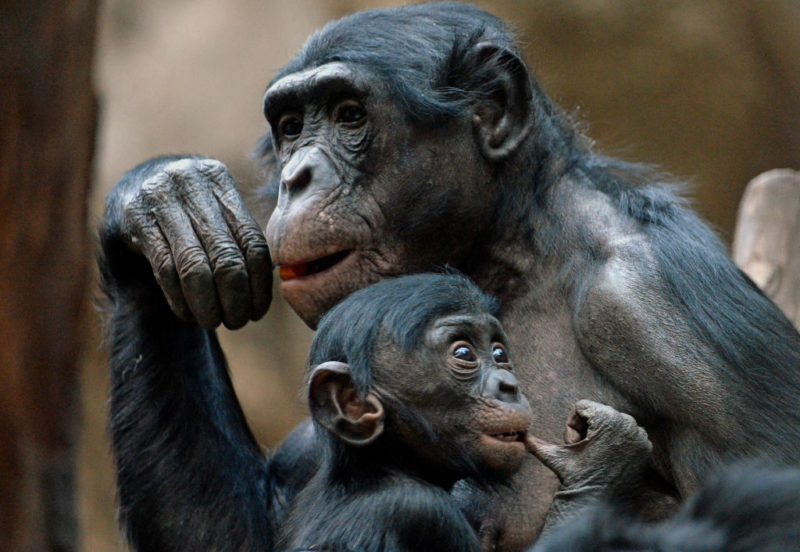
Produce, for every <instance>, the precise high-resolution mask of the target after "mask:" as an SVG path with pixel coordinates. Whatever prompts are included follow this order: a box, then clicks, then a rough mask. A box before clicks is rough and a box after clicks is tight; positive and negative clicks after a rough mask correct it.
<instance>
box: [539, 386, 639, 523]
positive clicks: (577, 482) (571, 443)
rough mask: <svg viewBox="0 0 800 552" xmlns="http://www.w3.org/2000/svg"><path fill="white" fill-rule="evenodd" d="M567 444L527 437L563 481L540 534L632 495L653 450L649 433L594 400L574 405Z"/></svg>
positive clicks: (569, 421)
mask: <svg viewBox="0 0 800 552" xmlns="http://www.w3.org/2000/svg"><path fill="white" fill-rule="evenodd" d="M566 440H567V444H565V445H555V444H550V443H547V442H545V441H542V440H541V439H538V438H536V437H534V436H532V435H529V436H528V437H527V439H526V442H525V445H526V447H527V448H528V450H529V451H530V452H531V453H533V454H534V455H535V456H536V457H537V458H539V460H541V461H542V463H543V464H545V465H546V466H547V467H548V468H550V469H551V470H553V472H554V473H555V474H556V475H557V476H558V479H559V481H560V482H561V486H560V487H559V489H558V492H556V494H555V497H554V498H553V502H552V504H551V505H550V510H549V511H548V513H547V518H546V519H545V524H544V528H543V529H542V532H543V533H547V532H549V531H551V530H552V529H553V528H554V527H555V526H557V525H559V524H560V523H562V522H563V521H565V520H566V519H568V518H570V517H572V516H573V515H575V514H576V513H577V512H578V511H579V510H581V509H583V508H584V507H586V506H588V505H590V504H592V503H594V502H597V501H599V500H602V499H609V498H614V497H615V496H618V495H620V494H624V493H626V492H627V491H630V490H631V488H632V487H634V486H635V485H636V483H637V482H638V481H639V480H640V478H641V476H642V473H643V471H644V469H645V466H646V464H647V462H648V460H649V458H650V454H651V453H652V451H653V445H652V444H651V443H650V441H649V440H648V438H647V432H646V431H645V430H644V429H643V428H641V427H639V425H638V424H637V423H636V420H634V419H633V417H631V416H629V415H628V414H623V413H621V412H617V411H616V410H614V409H613V408H611V407H610V406H606V405H603V404H599V403H596V402H592V401H578V403H576V405H575V410H574V411H573V412H572V414H571V415H570V418H569V420H568V421H567V431H566Z"/></svg>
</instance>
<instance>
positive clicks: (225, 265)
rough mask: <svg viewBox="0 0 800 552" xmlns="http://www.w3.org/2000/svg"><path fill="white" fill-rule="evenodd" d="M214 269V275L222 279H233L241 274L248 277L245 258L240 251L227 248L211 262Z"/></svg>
mask: <svg viewBox="0 0 800 552" xmlns="http://www.w3.org/2000/svg"><path fill="white" fill-rule="evenodd" d="M211 264H212V266H213V267H214V269H213V270H214V274H215V275H216V276H220V277H232V276H238V275H240V274H242V275H246V274H247V269H246V268H245V265H244V258H243V257H242V255H241V254H240V253H239V251H238V250H236V249H234V248H232V247H231V248H225V249H224V250H222V251H220V252H219V253H218V254H217V256H215V257H214V259H212V261H211Z"/></svg>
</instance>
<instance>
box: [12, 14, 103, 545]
mask: <svg viewBox="0 0 800 552" xmlns="http://www.w3.org/2000/svg"><path fill="white" fill-rule="evenodd" d="M96 16H97V1H96V0H91V1H90V0H86V1H84V0H51V1H46V0H30V1H11V2H3V3H2V4H0V205H2V215H0V550H3V551H4V552H17V551H23V550H24V551H25V552H40V551H52V552H55V551H58V552H61V551H65V552H66V551H69V552H72V551H75V550H77V547H78V543H77V540H78V528H77V515H76V511H75V496H74V495H75V473H74V472H75V469H74V468H75V466H74V452H75V450H74V449H75V438H76V435H75V433H76V422H77V414H78V407H79V403H78V378H77V375H78V357H79V354H80V351H81V343H82V341H83V340H82V335H81V328H82V324H81V317H82V314H83V311H84V305H85V303H86V301H85V299H86V287H87V274H88V272H87V264H88V259H89V254H88V253H89V251H88V244H89V240H88V235H87V230H86V215H87V197H88V192H89V181H90V175H91V160H92V154H93V143H94V135H95V123H96V102H95V97H94V93H93V88H92V78H91V69H92V57H93V51H94V36H95V21H96Z"/></svg>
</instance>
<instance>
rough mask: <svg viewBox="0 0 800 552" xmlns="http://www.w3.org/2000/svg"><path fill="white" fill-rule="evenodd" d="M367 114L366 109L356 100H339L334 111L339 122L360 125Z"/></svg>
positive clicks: (335, 118) (334, 115)
mask: <svg viewBox="0 0 800 552" xmlns="http://www.w3.org/2000/svg"><path fill="white" fill-rule="evenodd" d="M366 116H367V112H366V110H364V108H363V107H362V106H361V104H360V103H358V102H357V101H355V100H344V101H342V102H339V104H338V105H337V106H336V109H335V110H334V113H333V117H334V120H335V121H336V122H337V123H344V124H346V125H350V126H357V125H360V124H361V123H362V122H363V121H364V119H365V118H366Z"/></svg>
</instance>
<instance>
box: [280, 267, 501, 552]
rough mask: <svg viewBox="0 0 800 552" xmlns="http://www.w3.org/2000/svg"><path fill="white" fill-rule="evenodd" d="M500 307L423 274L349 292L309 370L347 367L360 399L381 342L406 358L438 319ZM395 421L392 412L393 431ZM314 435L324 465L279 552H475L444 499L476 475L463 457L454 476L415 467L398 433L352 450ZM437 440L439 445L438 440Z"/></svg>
mask: <svg viewBox="0 0 800 552" xmlns="http://www.w3.org/2000/svg"><path fill="white" fill-rule="evenodd" d="M497 309H498V305H497V302H496V301H494V300H492V299H491V298H489V297H487V296H486V295H484V294H483V293H481V291H480V290H478V288H476V287H475V286H474V285H473V284H472V283H471V282H469V280H467V279H466V278H464V277H463V276H458V275H436V274H419V275H413V276H404V277H402V278H396V279H393V280H387V281H384V282H379V283H377V284H375V285H373V286H370V287H368V288H366V289H362V290H360V291H357V292H356V293H354V294H352V295H350V296H349V297H348V298H347V299H345V300H344V301H342V302H341V303H339V304H338V305H337V306H336V307H334V308H333V309H332V310H331V311H329V312H328V313H327V314H326V315H325V316H324V317H323V319H322V320H321V322H320V325H319V327H318V329H317V333H316V335H315V336H314V341H313V343H312V345H311V353H310V365H311V366H315V365H318V364H321V363H323V362H326V361H330V360H335V361H339V362H345V363H347V364H348V365H349V366H350V369H351V375H352V378H353V381H354V383H355V384H356V387H357V388H358V391H359V394H360V395H361V396H366V395H367V394H368V393H369V392H370V390H371V386H372V379H373V374H374V372H373V371H374V370H375V362H374V355H375V353H376V345H377V343H378V341H377V340H378V339H379V337H381V338H387V339H390V340H391V341H392V342H394V343H395V344H396V345H398V346H400V347H401V349H403V350H404V351H406V352H410V351H411V350H412V349H413V348H415V347H418V346H419V343H420V341H421V339H422V336H423V332H424V330H425V329H426V327H428V326H429V324H430V323H431V322H432V321H433V320H435V319H437V318H439V317H442V316H445V315H448V314H455V313H475V312H487V313H490V314H491V313H495V312H497ZM387 399H388V397H385V398H384V404H386V408H387V412H390V413H391V416H392V418H393V419H396V418H397V417H406V418H407V417H409V416H410V417H413V418H414V421H415V423H414V425H413V427H416V428H425V427H426V422H425V421H424V418H423V417H422V416H421V415H420V413H417V412H406V411H407V410H409V409H408V408H407V407H405V405H403V404H402V397H400V398H399V401H400V402H398V401H389V400H387ZM390 423H391V422H390V420H389V419H388V415H387V434H388V433H389V430H388V427H389V425H390ZM429 431H433V430H432V429H429ZM316 433H317V435H318V436H319V447H320V448H321V449H322V451H324V453H325V460H324V461H323V463H322V466H321V469H320V470H319V472H318V473H317V474H316V476H315V477H314V478H313V479H312V480H311V481H310V483H309V485H308V486H307V487H306V489H304V490H303V491H302V492H301V493H300V495H299V497H298V499H297V504H296V505H295V507H294V509H293V512H292V514H291V515H290V516H289V519H288V521H287V524H286V527H285V531H284V533H285V537H284V540H282V541H281V542H280V543H279V549H281V550H283V549H296V547H297V545H302V546H304V547H305V546H307V547H311V546H312V545H318V546H319V547H320V549H322V550H353V551H356V550H358V551H364V552H368V551H379V550H454V551H455V550H479V545H478V541H477V537H476V534H475V532H474V530H473V528H472V527H471V526H470V524H469V522H468V521H467V518H466V517H465V515H464V514H463V513H462V512H461V510H460V509H459V506H458V504H457V503H456V502H455V500H454V499H453V498H452V497H451V496H450V494H449V492H448V491H449V488H450V487H451V486H452V484H453V483H454V482H455V480H456V479H458V478H459V477H460V476H461V474H464V473H466V474H470V475H472V474H477V469H476V468H475V467H474V466H472V465H471V464H469V463H468V462H467V460H468V456H467V455H466V454H459V453H458V451H453V454H452V456H453V463H452V464H453V468H452V472H450V470H448V472H449V473H442V472H440V471H438V470H437V471H433V470H432V469H431V468H430V467H429V465H427V463H425V462H420V461H417V460H415V458H414V457H413V456H412V455H411V454H410V453H409V451H407V450H406V449H405V447H403V446H401V445H399V444H398V443H397V442H396V438H395V437H394V436H393V435H384V436H381V437H380V438H379V440H378V441H376V442H375V443H373V444H371V445H369V446H366V447H353V446H350V445H347V444H346V443H344V442H343V441H341V440H339V439H338V438H337V437H336V436H335V435H333V434H332V433H329V432H328V431H327V430H326V429H325V428H323V427H322V426H318V427H317V430H316ZM431 440H432V441H433V442H436V436H435V435H434V436H432V437H431ZM290 544H291V546H289V545H290Z"/></svg>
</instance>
